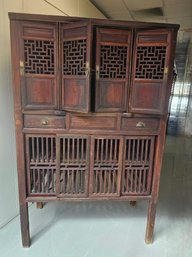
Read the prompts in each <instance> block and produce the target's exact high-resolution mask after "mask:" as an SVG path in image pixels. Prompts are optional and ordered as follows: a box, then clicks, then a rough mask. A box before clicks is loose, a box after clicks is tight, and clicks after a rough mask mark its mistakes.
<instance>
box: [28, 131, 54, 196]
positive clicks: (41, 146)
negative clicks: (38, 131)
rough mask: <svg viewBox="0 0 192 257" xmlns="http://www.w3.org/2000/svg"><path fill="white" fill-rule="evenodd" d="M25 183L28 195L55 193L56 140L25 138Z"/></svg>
mask: <svg viewBox="0 0 192 257" xmlns="http://www.w3.org/2000/svg"><path fill="white" fill-rule="evenodd" d="M26 156H27V158H26V159H27V162H26V164H27V181H28V194H29V195H47V194H48V195H55V193H56V190H55V189H56V138H55V137H54V136H50V135H49V136H45V135H43V136H42V135H27V136H26Z"/></svg>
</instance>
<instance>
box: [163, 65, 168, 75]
mask: <svg viewBox="0 0 192 257" xmlns="http://www.w3.org/2000/svg"><path fill="white" fill-rule="evenodd" d="M168 72H169V68H168V67H167V66H166V67H165V69H164V74H165V75H167V74H168Z"/></svg>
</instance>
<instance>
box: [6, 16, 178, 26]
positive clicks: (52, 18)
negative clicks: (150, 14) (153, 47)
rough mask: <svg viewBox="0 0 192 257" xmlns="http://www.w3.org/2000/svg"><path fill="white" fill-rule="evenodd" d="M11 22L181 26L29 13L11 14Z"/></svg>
mask: <svg viewBox="0 0 192 257" xmlns="http://www.w3.org/2000/svg"><path fill="white" fill-rule="evenodd" d="M8 15H9V19H10V20H28V21H44V22H67V23H71V22H80V21H91V22H92V23H93V24H95V25H106V26H107V25H110V26H111V25H114V26H120V27H127V26H129V27H135V28H155V27H156V28H157V27H158V28H174V29H176V30H178V29H179V27H180V25H179V24H170V23H169V24H167V23H156V22H140V21H119V20H109V19H95V18H83V17H68V16H67V17H66V16H56V15H44V14H27V13H13V12H9V14H8Z"/></svg>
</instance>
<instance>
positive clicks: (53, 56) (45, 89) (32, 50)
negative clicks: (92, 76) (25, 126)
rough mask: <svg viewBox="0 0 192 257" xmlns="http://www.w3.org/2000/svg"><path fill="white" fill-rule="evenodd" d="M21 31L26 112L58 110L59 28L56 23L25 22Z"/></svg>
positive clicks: (24, 106) (22, 77)
mask: <svg viewBox="0 0 192 257" xmlns="http://www.w3.org/2000/svg"><path fill="white" fill-rule="evenodd" d="M20 29H21V30H20V34H21V35H20V38H19V40H20V47H21V49H20V50H21V53H20V56H19V65H20V76H21V91H22V106H23V108H25V109H56V108H58V99H57V98H58V96H57V88H58V83H57V56H58V53H57V52H58V42H57V37H58V33H57V27H56V25H52V24H44V23H36V22H22V23H21V27H20Z"/></svg>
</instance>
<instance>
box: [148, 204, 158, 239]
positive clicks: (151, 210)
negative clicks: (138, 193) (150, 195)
mask: <svg viewBox="0 0 192 257" xmlns="http://www.w3.org/2000/svg"><path fill="white" fill-rule="evenodd" d="M155 216H156V204H155V203H154V202H153V201H152V200H151V201H149V207H148V217H147V228H146V235H145V242H146V244H152V243H153V233H154V226H155Z"/></svg>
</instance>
